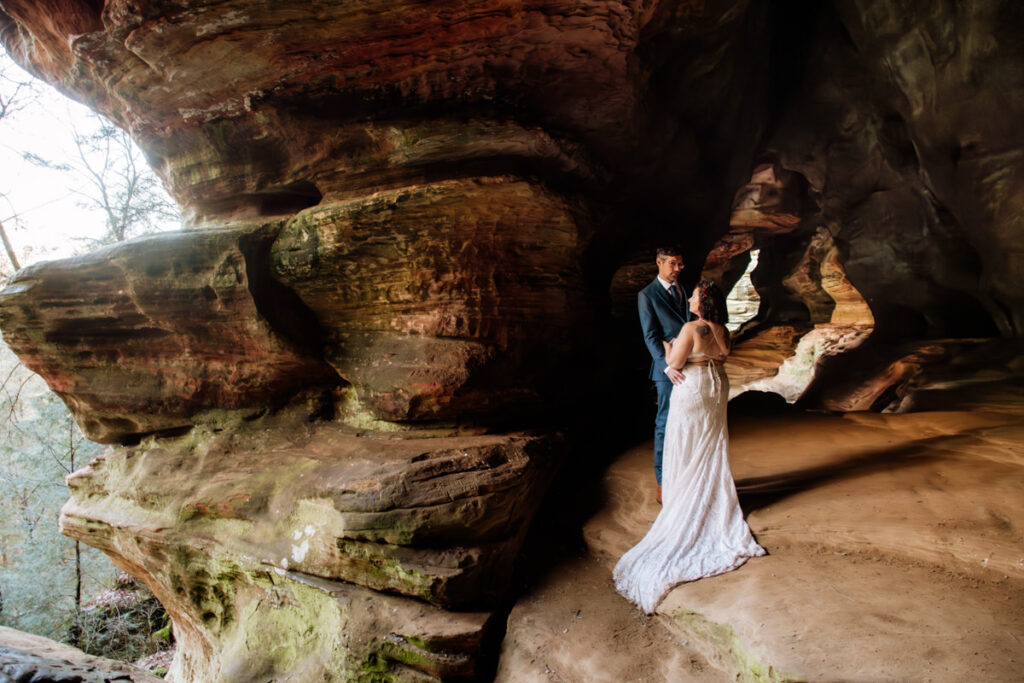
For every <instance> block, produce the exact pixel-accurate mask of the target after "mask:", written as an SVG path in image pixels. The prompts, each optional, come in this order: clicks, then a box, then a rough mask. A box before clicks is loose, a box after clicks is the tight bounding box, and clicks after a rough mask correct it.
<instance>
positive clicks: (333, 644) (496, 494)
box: [0, 0, 1024, 680]
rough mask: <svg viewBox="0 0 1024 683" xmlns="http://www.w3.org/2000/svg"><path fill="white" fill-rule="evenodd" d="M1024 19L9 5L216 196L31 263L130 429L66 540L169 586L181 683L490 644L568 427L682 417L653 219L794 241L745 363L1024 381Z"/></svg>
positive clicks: (336, 667) (747, 379)
mask: <svg viewBox="0 0 1024 683" xmlns="http://www.w3.org/2000/svg"><path fill="white" fill-rule="evenodd" d="M1022 28H1024V13H1022V10H1021V9H1020V6H1019V4H1018V3H1012V2H1009V1H1008V0H1006V1H1000V0H970V1H969V2H964V3H928V2H919V3H909V4H908V3H894V2H888V1H887V0H871V1H865V0H835V1H834V2H830V3H819V2H812V1H810V0H808V1H807V2H796V3H749V2H731V1H728V0H724V1H722V2H705V1H704V0H660V1H658V2H638V1H621V0H620V1H615V0H587V1H585V2H575V1H574V2H567V1H565V0H530V1H519V2H514V1H511V0H485V1H484V2H475V3H455V4H451V5H444V6H440V5H438V4H437V3H426V4H424V3H420V2H411V1H409V0H360V1H358V2H345V3H307V2H297V1H293V0H283V1H281V2H274V3H256V2H252V0H228V1H213V0H188V1H187V2H185V1H182V0H105V2H96V1H93V0H73V1H69V2H52V1H46V2H37V1H29V0H2V2H0V41H2V42H3V44H4V46H5V47H6V49H7V50H8V51H9V52H10V53H11V55H12V56H13V57H14V58H15V59H16V60H17V61H19V62H20V63H21V64H23V65H25V66H26V67H27V68H28V69H30V70H31V71H32V72H34V73H36V74H37V75H39V76H40V77H42V78H44V79H46V80H47V81H49V82H50V83H52V84H54V85H55V86H56V87H58V88H59V89H61V90H62V91H63V92H65V93H67V94H68V95H70V96H72V97H75V98H77V99H80V100H82V101H85V102H87V103H88V104H90V106H92V107H94V108H95V109H97V110H99V111H101V112H103V113H105V114H106V115H108V116H109V117H111V118H112V119H113V120H114V121H116V122H117V123H119V124H120V125H122V126H123V127H125V128H126V129H127V130H129V131H130V132H131V133H132V135H133V137H134V138H135V139H136V140H137V141H138V142H139V144H140V145H141V146H142V148H143V149H144V150H145V152H146V154H147V156H148V158H149V160H150V161H151V163H152V164H153V166H154V168H155V169H156V170H157V172H158V173H159V174H160V175H161V177H162V178H163V179H164V181H165V182H166V184H167V186H168V188H169V190H170V191H171V193H172V194H173V195H174V197H175V198H176V199H177V200H178V201H179V202H180V203H181V205H182V206H183V208H184V209H185V211H186V214H187V215H188V216H189V222H190V230H189V231H187V232H185V233H182V234H180V235H173V236H160V237H150V238H145V239H141V240H137V241H134V242H131V243H128V244H124V245H119V246H116V247H112V248H110V249H107V250H105V251H103V252H98V253H96V254H92V255H89V256H86V257H81V258H79V259H74V260H71V261H67V262H59V263H50V264H42V265H39V266H35V267H32V268H30V269H26V270H24V271H22V272H21V273H19V274H18V275H17V276H16V277H15V278H14V279H12V281H11V282H10V283H8V285H7V287H6V289H4V290H3V291H2V292H0V327H2V329H3V332H4V337H5V340H6V341H7V342H8V343H9V344H10V345H11V347H12V348H13V349H14V350H15V351H16V352H17V353H18V354H19V355H20V356H21V357H22V358H24V359H25V361H26V363H27V364H29V366H30V367H32V368H33V369H34V370H36V371H37V372H39V373H40V374H42V375H43V376H44V377H45V378H46V379H47V381H48V382H49V383H50V386H51V387H52V388H53V389H54V390H55V391H57V392H58V393H59V394H60V395H61V397H62V398H63V399H64V400H65V402H66V403H67V404H68V405H69V406H70V407H71V409H72V411H73V413H74V414H75V417H76V419H77V420H78V422H79V424H80V425H81V426H82V427H83V429H84V430H85V431H86V433H87V434H88V435H89V436H90V437H91V438H94V439H96V440H99V441H103V442H106V443H110V444H112V445H114V446H116V447H115V448H112V450H111V451H110V452H109V453H108V454H107V455H105V456H104V457H103V458H101V459H100V460H98V461H96V462H94V463H92V464H91V465H90V466H89V467H88V468H86V469H85V470H83V471H81V472H79V473H78V474H76V475H75V476H74V477H73V478H72V479H71V481H70V485H71V487H72V500H71V501H70V502H69V504H68V506H67V507H66V509H65V513H64V516H63V524H64V528H65V530H66V531H67V533H69V534H71V535H73V536H75V537H76V538H80V539H82V540H85V541H87V542H89V543H92V544H94V545H97V546H99V547H102V548H103V549H104V550H106V551H107V552H108V553H109V554H110V555H111V556H112V557H113V558H114V559H115V561H116V562H117V563H118V564H119V565H120V566H122V567H123V568H124V569H126V570H127V571H130V572H131V573H132V574H133V575H135V576H138V577H141V578H143V579H144V580H146V581H147V583H148V584H149V585H150V586H151V588H152V589H153V591H154V593H155V594H156V595H158V596H160V598H161V600H162V601H163V602H164V604H165V605H166V606H167V608H168V610H169V611H170V612H171V613H172V615H173V619H174V624H175V632H176V634H177V635H178V639H179V642H180V643H181V646H180V647H179V649H178V654H177V656H176V659H175V663H174V666H173V667H172V677H173V678H176V679H177V680H251V679H252V678H254V677H266V678H273V677H276V676H284V675H286V674H287V675H293V674H294V675H296V676H298V675H300V674H301V676H308V677H310V678H326V679H344V678H346V677H354V676H357V675H366V676H375V675H376V676H382V677H384V676H393V677H397V678H404V679H409V680H431V679H438V678H441V679H444V678H459V677H463V678H465V677H471V676H474V675H482V672H483V669H482V668H480V665H479V662H480V661H481V657H482V656H483V655H482V653H484V651H485V650H486V649H487V647H488V646H487V645H486V643H488V642H489V641H488V637H489V635H488V633H489V630H490V629H492V628H493V624H494V622H495V620H496V619H500V618H501V615H500V614H499V615H495V614H494V613H493V611H494V610H495V609H496V608H497V605H499V604H500V602H499V600H498V598H499V596H502V595H503V594H504V593H505V591H506V589H507V588H508V585H509V581H510V577H511V574H512V571H513V565H514V560H515V557H516V555H517V553H518V550H519V547H520V545H521V544H522V542H523V537H524V535H525V534H526V533H527V528H528V527H529V524H530V522H531V519H532V517H533V515H534V513H535V511H536V507H537V506H538V504H539V500H540V499H541V498H542V496H543V494H544V491H545V489H546V487H547V486H548V483H549V482H550V480H551V477H552V476H553V474H554V472H555V470H556V469H557V467H558V465H559V462H560V460H561V457H562V455H564V453H565V452H566V451H567V450H568V449H569V448H571V445H572V444H571V441H566V442H563V441H561V440H560V437H558V436H557V435H556V433H557V432H558V431H560V430H568V431H570V432H572V431H573V429H572V428H573V427H574V426H575V425H577V424H581V423H582V424H583V425H584V427H586V429H584V430H581V431H584V432H587V431H592V430H590V429H589V428H590V427H593V426H594V424H595V423H599V424H600V426H601V427H602V428H604V429H607V428H608V427H607V425H608V424H615V423H613V422H609V421H607V420H606V419H605V416H606V415H608V414H609V413H610V414H613V415H616V416H617V419H621V420H622V421H623V422H628V419H629V418H628V415H627V414H631V413H637V412H640V411H641V410H642V409H644V407H645V406H644V398H643V396H644V394H643V393H642V392H643V391H644V389H645V387H644V386H643V384H644V382H643V378H644V376H645V373H644V370H643V368H644V367H645V366H646V364H647V361H646V360H645V358H646V356H645V355H644V351H643V348H642V346H641V344H640V343H639V339H638V335H637V334H636V321H635V310H634V307H635V291H636V289H637V288H638V286H639V285H640V284H642V283H643V282H644V281H645V280H649V278H650V277H652V275H653V270H652V269H651V266H650V260H651V256H650V247H651V246H652V245H654V244H656V243H661V242H679V243H681V244H682V245H683V247H684V250H685V255H686V257H687V261H688V263H689V265H690V268H689V269H688V270H687V271H686V273H685V278H686V279H687V280H688V283H692V281H693V280H695V279H696V278H697V277H698V275H699V274H700V273H701V272H702V271H704V272H705V273H706V274H708V275H710V276H712V277H715V278H716V279H719V280H720V281H722V282H723V284H725V285H726V286H727V287H728V286H730V285H731V284H732V283H733V282H734V281H735V279H736V278H737V277H739V275H740V273H742V272H743V270H744V267H745V265H746V263H747V259H748V258H749V257H748V254H747V252H748V251H749V250H750V249H752V248H757V249H759V254H760V257H759V263H758V267H757V269H756V270H755V271H754V273H753V274H752V282H753V284H754V286H755V287H756V288H757V292H758V295H759V297H760V310H759V313H758V316H757V317H756V318H755V320H754V321H752V322H751V323H748V324H747V325H745V326H744V328H743V329H742V330H741V331H740V333H739V336H738V337H737V340H738V343H737V348H736V352H735V354H734V356H733V358H732V360H731V361H730V367H729V371H730V375H731V377H732V380H733V382H732V383H733V385H734V386H735V387H737V388H750V387H757V388H761V389H765V390H770V391H774V392H777V393H780V394H783V395H784V396H785V397H786V398H787V399H789V400H793V401H797V402H798V403H799V404H801V405H804V406H807V407H811V408H819V409H828V410H863V409H869V408H870V409H874V410H881V409H888V410H906V409H908V408H912V407H914V406H922V405H927V404H928V401H929V400H932V399H934V398H935V396H936V394H937V393H941V392H942V391H943V387H949V386H950V385H951V384H950V383H951V382H953V383H955V379H951V378H950V376H949V375H950V374H952V375H956V373H957V372H958V370H959V369H962V367H963V366H962V365H958V361H959V359H960V358H961V357H963V356H965V355H966V356H969V357H970V358H972V359H973V360H972V361H971V369H970V373H969V374H971V375H972V376H974V377H975V378H981V379H984V378H985V377H987V376H989V375H987V374H986V373H988V372H990V371H991V366H992V363H994V362H995V361H996V360H998V362H1000V363H1003V365H1005V366H1006V367H1007V368H1008V369H1007V371H1006V372H1005V373H1004V374H1003V375H1001V376H1000V377H1001V378H1002V379H1006V378H1010V379H1012V378H1013V377H1016V376H1017V375H1019V374H1020V372H1021V371H1022V368H1021V367H1020V363H1019V362H1018V360H1017V359H1018V358H1019V348H1018V345H1017V343H1016V341H1015V339H1016V338H1018V337H1019V336H1020V333H1021V330H1022V326H1024V296H1022V295H1021V291H1024V290H1022V287H1021V285H1022V284H1024V282H1022V281H1021V280H1022V277H1024V276H1022V275H1021V273H1022V272H1024V270H1022V269H1021V268H1020V254H1021V252H1022V245H1021V239H1022V235H1024V230H1022V229H1021V228H1022V227H1024V226H1022V224H1021V221H1022V220H1024V218H1022V217H1024V204H1022V202H1024V189H1022V188H1024V183H1021V182H1020V181H1021V179H1022V177H1024V152H1022V150H1024V132H1022V131H1021V130H1020V127H1019V126H1016V124H1015V122H1016V120H1018V119H1019V118H1020V114H1021V113H1022V112H1024V100H1022V93H1024V69H1022V58H1021V54H1024V50H1020V49H1015V48H1019V47H1020V41H1021V38H1020V36H1021V35H1024V33H1022V30H1021V29H1022ZM1000 335H1001V336H1003V337H1006V338H1007V339H1006V340H1005V341H1002V342H992V341H987V340H990V339H991V338H992V337H995V336H1000ZM990 345H994V346H995V347H997V348H998V349H999V352H998V353H996V354H995V355H994V356H993V355H986V353H985V352H986V351H988V350H991V348H992V346H990ZM975 350H977V352H975ZM979 381H980V380H979ZM581 421H582V422H581ZM592 462H600V458H597V459H595V460H593V461H592ZM453 610H462V611H453ZM255 633H259V634H261V635H260V636H259V637H255V636H253V634H255ZM492 649H493V648H492ZM484 659H486V657H484Z"/></svg>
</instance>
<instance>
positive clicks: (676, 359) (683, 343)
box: [665, 324, 693, 370]
mask: <svg viewBox="0 0 1024 683" xmlns="http://www.w3.org/2000/svg"><path fill="white" fill-rule="evenodd" d="M691 351H693V327H692V326H691V325H689V324H687V325H683V329H681V330H680V331H679V336H678V337H676V340H675V341H674V342H672V350H671V351H670V352H669V353H668V354H666V356H665V364H666V365H668V366H669V367H672V368H675V369H676V370H678V369H679V368H681V367H683V365H685V364H686V358H687V357H688V356H689V355H690V352H691Z"/></svg>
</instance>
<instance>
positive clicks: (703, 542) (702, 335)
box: [614, 248, 764, 614]
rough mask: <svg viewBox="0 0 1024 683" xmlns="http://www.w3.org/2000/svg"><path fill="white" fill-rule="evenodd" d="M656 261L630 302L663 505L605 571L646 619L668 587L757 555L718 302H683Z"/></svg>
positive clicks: (702, 286) (702, 293) (670, 274)
mask: <svg viewBox="0 0 1024 683" xmlns="http://www.w3.org/2000/svg"><path fill="white" fill-rule="evenodd" d="M656 262H657V265H658V276H657V277H656V278H655V279H654V281H653V282H651V284H649V285H648V286H647V287H645V288H644V289H642V290H641V291H640V293H639V295H638V297H637V302H638V308H639V313H640V325H641V327H642V328H643V333H644V342H645V343H646V345H647V349H648V351H649V352H650V354H651V358H652V362H651V371H650V378H651V379H652V380H653V381H654V385H655V387H656V389H657V395H658V412H657V417H656V418H655V421H654V472H655V478H656V480H657V484H658V502H659V503H661V502H662V501H664V506H663V507H662V509H661V511H660V513H659V514H658V517H657V519H655V520H654V524H653V525H652V526H651V529H650V531H648V532H647V535H646V536H644V538H643V540H641V541H640V543H639V544H637V545H636V546H634V547H633V548H632V549H630V550H629V551H628V552H627V553H626V554H625V555H623V556H622V558H621V559H620V560H619V562H618V564H617V565H616V566H615V570H614V578H615V586H616V589H617V590H618V591H619V592H620V593H621V594H622V595H624V596H625V597H626V598H628V599H629V600H630V601H632V602H633V603H634V604H636V605H637V606H638V607H640V608H641V609H642V610H643V611H644V612H646V613H648V614H650V613H651V612H653V611H654V608H655V607H656V606H657V604H658V603H659V602H660V601H661V599H662V598H663V597H664V596H665V594H666V593H668V591H669V590H670V589H671V588H672V587H673V586H675V585H676V584H678V583H682V582H684V581H693V580H696V579H699V578H702V577H706V576H714V575H716V574H722V573H725V572H727V571H730V570H732V569H735V568H737V567H739V566H740V565H741V564H743V563H744V562H746V561H747V559H748V558H750V557H755V556H758V555H763V554H764V550H763V549H762V548H761V546H759V545H758V544H757V542H756V541H755V540H754V537H753V535H752V534H751V533H750V527H748V526H747V523H746V522H745V521H744V520H743V511H742V510H741V509H740V506H739V501H738V499H737V497H736V485H735V483H734V482H733V479H732V472H731V470H730V469H729V459H728V455H729V432H728V427H727V425H726V404H727V402H728V400H729V380H728V378H727V377H726V375H725V369H724V368H723V363H724V361H725V358H726V356H728V355H729V351H730V350H731V344H730V339H729V331H728V330H727V329H726V328H725V323H726V322H727V321H728V313H727V312H726V307H725V296H724V295H723V294H722V290H721V289H720V288H719V287H718V285H716V284H714V283H713V282H711V281H708V280H704V281H701V282H700V283H699V284H698V285H697V287H696V288H695V289H694V291H693V294H692V295H690V296H689V297H687V296H686V293H685V291H684V289H683V286H682V284H681V283H680V282H678V279H679V273H680V272H681V270H682V268H683V257H682V255H681V253H680V250H679V249H675V248H661V249H658V253H657V259H656Z"/></svg>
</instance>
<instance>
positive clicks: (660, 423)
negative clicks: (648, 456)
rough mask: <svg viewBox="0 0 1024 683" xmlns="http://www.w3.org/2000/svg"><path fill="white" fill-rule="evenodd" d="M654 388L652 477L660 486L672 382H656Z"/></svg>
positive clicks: (666, 380) (667, 380)
mask: <svg viewBox="0 0 1024 683" xmlns="http://www.w3.org/2000/svg"><path fill="white" fill-rule="evenodd" d="M654 388H655V389H656V390H657V392H658V412H657V413H656V414H655V415H654V476H655V477H656V478H657V480H658V484H659V485H660V484H661V456H662V451H664V449H665V425H666V424H668V403H669V397H671V396H672V382H671V381H670V380H669V379H668V378H666V379H665V381H664V382H662V381H656V382H655V383H654Z"/></svg>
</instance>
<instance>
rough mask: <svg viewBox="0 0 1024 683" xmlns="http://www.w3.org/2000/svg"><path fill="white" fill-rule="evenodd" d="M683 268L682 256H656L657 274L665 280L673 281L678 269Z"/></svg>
mask: <svg viewBox="0 0 1024 683" xmlns="http://www.w3.org/2000/svg"><path fill="white" fill-rule="evenodd" d="M682 269H683V257H682V256H679V255H678V254H677V255H666V256H659V257H658V275H659V276H660V277H661V279H662V280H664V281H665V282H675V281H676V278H677V277H679V271H681V270H682Z"/></svg>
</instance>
